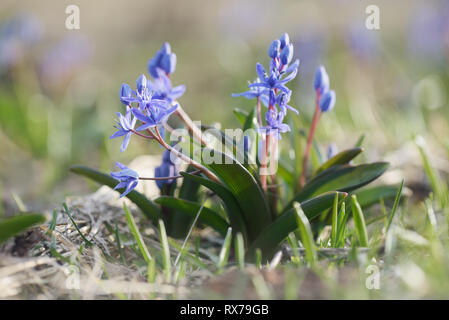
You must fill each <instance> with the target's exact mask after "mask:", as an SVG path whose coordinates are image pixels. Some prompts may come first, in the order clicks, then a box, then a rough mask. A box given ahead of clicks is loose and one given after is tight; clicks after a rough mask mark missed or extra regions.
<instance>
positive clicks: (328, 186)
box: [284, 162, 388, 211]
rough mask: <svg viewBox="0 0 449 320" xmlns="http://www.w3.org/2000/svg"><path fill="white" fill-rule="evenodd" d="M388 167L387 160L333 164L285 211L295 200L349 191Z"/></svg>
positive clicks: (311, 182)
mask: <svg viewBox="0 0 449 320" xmlns="http://www.w3.org/2000/svg"><path fill="white" fill-rule="evenodd" d="M387 168H388V163H387V162H374V163H369V164H361V165H358V166H352V165H337V166H333V167H331V168H329V169H327V170H326V171H323V172H322V173H320V174H319V175H317V176H316V177H315V178H313V179H312V180H310V181H309V182H308V183H307V184H306V185H305V186H304V188H303V189H302V190H301V191H300V192H299V193H298V194H296V196H294V197H293V199H292V200H291V201H290V203H289V205H288V206H287V207H286V209H284V211H286V210H288V209H290V208H291V207H292V204H293V202H294V201H297V202H301V201H304V200H305V199H308V198H310V197H313V196H316V195H319V194H322V193H324V192H328V191H342V192H349V191H352V190H355V189H358V188H360V187H362V186H364V185H366V184H368V183H370V182H371V181H373V180H375V179H377V178H378V177H379V176H381V175H382V174H383V173H384V172H385V170H387Z"/></svg>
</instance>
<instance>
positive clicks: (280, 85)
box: [248, 63, 298, 93]
mask: <svg viewBox="0 0 449 320" xmlns="http://www.w3.org/2000/svg"><path fill="white" fill-rule="evenodd" d="M256 71H257V75H258V76H259V79H260V82H255V83H252V84H250V85H249V86H248V87H250V88H253V87H263V88H267V89H271V90H275V89H279V90H281V91H284V92H285V93H289V92H290V89H288V88H287V87H286V86H285V84H286V83H287V82H289V81H291V80H293V79H294V78H295V77H296V73H297V72H298V70H297V69H294V70H292V71H291V72H290V74H288V75H287V76H286V77H285V78H283V79H282V78H281V77H278V76H277V75H276V72H274V71H273V70H272V71H271V73H270V76H268V75H267V73H266V71H265V69H264V67H263V66H262V65H261V64H260V63H257V65H256Z"/></svg>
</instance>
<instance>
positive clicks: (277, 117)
mask: <svg viewBox="0 0 449 320" xmlns="http://www.w3.org/2000/svg"><path fill="white" fill-rule="evenodd" d="M284 117H285V114H284V113H283V112H278V111H277V110H276V109H275V108H272V109H268V111H267V112H266V113H265V120H266V122H267V125H266V126H265V127H261V128H260V130H261V131H262V132H265V133H267V134H271V135H273V136H274V137H275V138H276V139H278V140H280V139H281V133H285V132H289V131H290V127H289V126H288V125H287V124H285V123H282V121H283V120H284Z"/></svg>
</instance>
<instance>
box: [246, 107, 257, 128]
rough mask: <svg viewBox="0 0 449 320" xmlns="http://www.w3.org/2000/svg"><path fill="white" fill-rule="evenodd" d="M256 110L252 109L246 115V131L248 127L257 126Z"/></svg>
mask: <svg viewBox="0 0 449 320" xmlns="http://www.w3.org/2000/svg"><path fill="white" fill-rule="evenodd" d="M254 112H255V109H252V110H251V112H250V113H249V114H248V116H247V117H246V119H245V122H244V123H243V131H246V130H248V129H251V128H254V127H255V124H256V117H254Z"/></svg>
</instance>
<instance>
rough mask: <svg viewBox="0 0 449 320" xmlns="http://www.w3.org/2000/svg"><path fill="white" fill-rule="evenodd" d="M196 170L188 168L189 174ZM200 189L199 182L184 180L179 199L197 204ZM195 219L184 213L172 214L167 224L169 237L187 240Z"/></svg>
mask: <svg viewBox="0 0 449 320" xmlns="http://www.w3.org/2000/svg"><path fill="white" fill-rule="evenodd" d="M195 170H196V169H195V168H193V167H189V168H187V171H188V172H192V171H195ZM199 188H200V184H199V183H198V182H196V181H194V180H190V179H182V184H181V187H180V188H179V194H178V197H179V198H181V199H185V200H189V201H192V202H197V201H198V194H199V193H198V190H199ZM165 195H167V194H165ZM170 195H171V194H170ZM193 219H194V218H192V217H190V216H188V215H186V214H184V213H183V212H177V211H175V212H172V214H171V216H170V221H168V222H167V226H166V228H167V230H168V233H169V235H170V236H171V237H174V238H185V236H186V235H187V232H188V230H189V228H190V226H191V224H192V222H193Z"/></svg>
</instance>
